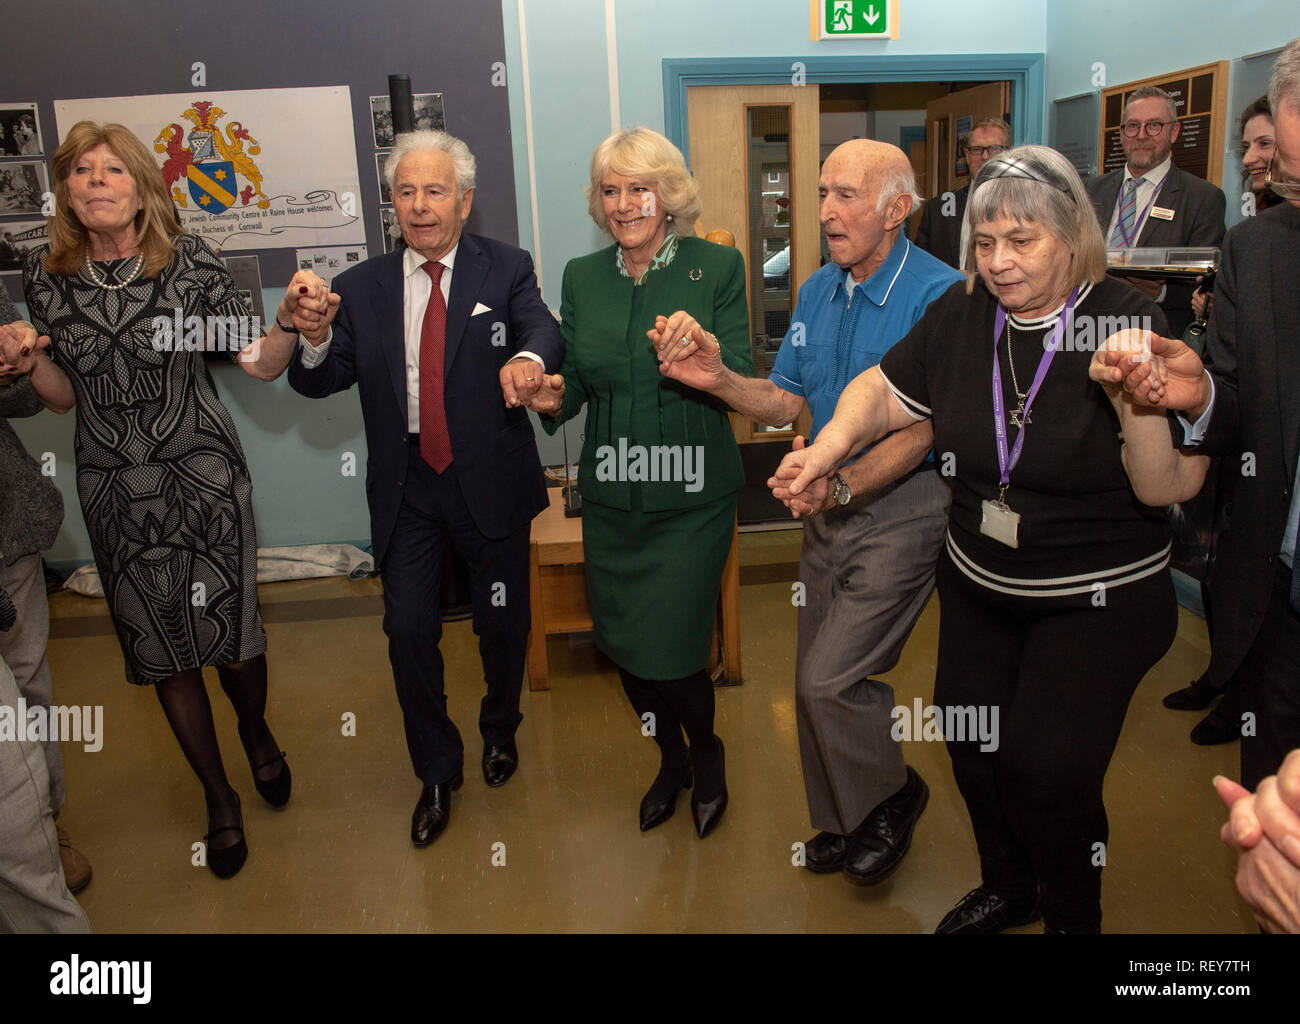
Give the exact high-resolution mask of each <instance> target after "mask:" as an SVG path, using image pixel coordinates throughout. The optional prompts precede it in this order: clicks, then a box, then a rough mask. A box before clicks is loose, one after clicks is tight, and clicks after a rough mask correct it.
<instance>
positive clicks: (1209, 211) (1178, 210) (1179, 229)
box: [1083, 164, 1227, 338]
mask: <svg viewBox="0 0 1300 1024" xmlns="http://www.w3.org/2000/svg"><path fill="white" fill-rule="evenodd" d="M1123 184H1124V168H1123V167H1121V168H1119V169H1118V170H1114V171H1111V172H1110V173H1109V174H1103V175H1102V176H1101V177H1099V178H1089V179H1088V180H1087V181H1085V182H1084V183H1083V185H1084V188H1085V189H1086V190H1087V192H1088V198H1089V199H1091V200H1092V208H1093V210H1094V212H1095V213H1096V214H1097V220H1098V222H1099V223H1100V224H1101V233H1102V239H1103V241H1109V239H1108V238H1107V236H1106V231H1107V229H1108V228H1109V226H1110V218H1111V215H1112V214H1114V212H1115V203H1116V202H1117V201H1118V199H1119V190H1120V187H1121V186H1122V185H1123ZM1152 206H1153V207H1154V206H1161V207H1164V208H1165V209H1167V210H1173V211H1174V216H1173V219H1172V220H1161V219H1160V218H1159V217H1152V216H1150V215H1148V216H1147V219H1146V223H1144V224H1143V225H1142V231H1141V233H1140V234H1139V235H1138V240H1137V246H1136V248H1139V249H1140V248H1144V247H1148V246H1149V247H1151V248H1156V247H1159V246H1184V245H1185V246H1222V245H1223V235H1224V231H1225V228H1224V222H1223V216H1224V212H1225V211H1226V210H1227V199H1226V198H1225V197H1224V195H1223V190H1222V189H1221V188H1219V187H1218V186H1217V185H1214V184H1212V183H1211V182H1208V181H1206V180H1205V179H1204V178H1198V177H1197V176H1196V175H1195V174H1188V173H1187V172H1186V171H1182V170H1179V169H1178V168H1177V167H1176V166H1174V165H1173V164H1171V165H1170V166H1169V177H1168V178H1166V179H1165V183H1164V185H1163V186H1162V187H1161V189H1160V191H1159V192H1158V193H1157V194H1156V197H1155V202H1154V203H1152ZM1139 212H1140V211H1139ZM1195 289H1196V286H1195V285H1192V284H1183V283H1182V282H1179V281H1168V282H1166V287H1165V298H1164V301H1163V302H1161V303H1160V307H1161V308H1162V309H1163V310H1164V311H1165V318H1166V319H1167V320H1168V321H1169V331H1170V333H1171V334H1172V335H1173V337H1175V338H1180V337H1182V334H1183V331H1184V330H1186V329H1187V325H1188V324H1189V323H1191V321H1192V292H1193V291H1195Z"/></svg>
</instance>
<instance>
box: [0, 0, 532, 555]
mask: <svg viewBox="0 0 1300 1024" xmlns="http://www.w3.org/2000/svg"><path fill="white" fill-rule="evenodd" d="M4 21H5V24H4V30H3V32H0V68H3V74H2V77H3V82H4V87H3V89H2V90H0V92H3V97H2V99H3V100H4V101H6V102H17V101H30V100H35V101H37V102H38V103H39V104H40V118H41V130H42V132H43V133H44V136H45V138H46V153H47V158H48V156H50V155H52V153H53V148H54V143H55V142H56V135H55V123H54V105H53V101H54V100H55V99H76V98H85V97H93V96H127V95H145V94H152V93H172V92H191V91H192V92H195V93H196V98H201V96H199V95H197V94H201V92H202V91H203V90H202V89H196V88H194V87H192V86H191V85H190V76H191V71H190V67H191V64H192V63H193V62H194V61H203V62H204V63H205V64H206V65H207V83H206V88H207V89H208V90H225V89H270V88H291V87H305V86H324V85H347V86H349V87H350V88H351V92H352V109H353V119H354V127H355V137H356V147H357V166H358V171H359V174H360V178H361V197H362V208H363V214H364V217H365V222H366V241H367V244H368V245H369V247H370V253H371V254H372V255H374V254H376V253H382V252H383V245H382V239H381V237H380V224H379V216H378V202H379V195H378V185H377V183H376V181H375V174H374V151H375V146H374V139H373V136H372V135H371V128H370V103H369V97H370V96H371V95H372V94H373V95H381V94H386V93H387V91H388V79H387V76H388V75H389V74H390V73H405V74H409V75H410V76H411V82H412V89H413V91H415V92H441V93H443V104H444V111H445V114H446V120H447V130H448V131H450V132H451V133H452V134H454V135H459V136H460V137H461V138H463V139H464V140H465V141H466V142H467V143H468V144H469V146H470V148H471V149H472V150H473V151H474V154H475V156H476V157H477V158H478V166H479V175H478V188H477V191H476V193H475V198H474V205H473V211H472V214H471V216H470V221H469V225H468V227H469V230H471V231H474V232H477V233H480V234H485V235H489V236H492V237H495V238H499V239H502V240H504V241H509V242H517V239H518V232H517V223H518V221H517V216H516V204H515V186H514V170H513V163H512V152H511V139H510V113H509V98H508V96H507V91H506V90H507V87H506V86H505V85H494V84H493V82H492V79H493V64H494V63H495V62H498V61H500V62H504V61H505V52H504V44H503V36H502V9H501V6H500V5H499V4H496V3H482V2H467V0H380V2H372V3H368V4H356V3H342V2H339V0H313V2H311V3H307V2H304V0H282V2H277V3H275V4H273V5H272V4H266V3H257V2H254V0H224V2H223V3H221V4H218V5H215V6H211V5H207V6H205V5H181V4H175V3H166V2H161V0H136V2H130V3H127V2H124V0H108V2H103V3H99V4H89V3H86V2H85V0H40V2H37V3H31V4H10V5H7V7H6V12H5V18H4ZM499 77H502V76H499ZM303 116H304V117H307V118H310V116H311V112H310V111H304V112H303ZM258 134H259V135H261V136H262V137H263V138H265V136H266V135H268V134H270V133H269V132H268V131H267V129H266V128H265V127H262V128H261V129H260V131H259V132H258ZM47 162H48V159H47ZM28 219H30V218H28ZM259 256H261V257H262V259H261V264H262V280H263V285H264V290H265V300H266V308H267V311H268V312H270V311H271V310H273V309H274V308H275V306H276V304H278V302H279V301H280V298H281V296H282V293H283V292H282V289H283V286H284V284H285V283H286V282H287V281H288V279H289V276H290V274H291V272H292V250H278V251H277V250H263V251H261V252H260V253H259ZM213 376H214V378H215V380H216V382H217V388H218V390H219V391H220V393H221V396H222V398H223V400H224V401H225V402H226V404H227V406H228V407H229V408H230V411H231V414H232V416H233V417H234V420H235V425H236V427H237V428H238V430H239V434H240V437H241V439H242V441H243V445H244V450H245V452H246V453H247V456H248V460H249V466H250V469H251V471H252V474H253V485H254V494H255V499H254V506H255V511H256V515H257V525H258V534H259V542H260V543H261V544H263V545H281V544H305V543H316V542H324V541H337V540H352V541H362V542H366V541H368V538H369V535H370V524H369V515H368V513H367V511H366V505H365V489H364V488H365V438H364V433H363V430H362V424H361V410H360V406H359V404H358V401H357V397H356V395H355V394H354V393H345V394H341V395H335V396H334V397H332V398H329V399H325V400H322V401H310V400H308V399H305V398H301V397H299V396H298V395H297V394H295V393H294V392H293V391H292V390H291V389H290V388H289V385H288V382H287V381H286V380H285V379H284V378H281V379H280V380H279V381H276V382H274V383H272V384H263V383H260V382H258V381H254V380H253V379H252V378H250V377H247V376H246V375H245V374H244V373H243V372H242V371H240V370H239V369H238V368H236V367H233V366H216V367H214V369H213ZM14 426H15V427H16V428H17V430H18V433H19V435H20V436H21V437H22V438H23V441H24V442H25V443H26V444H27V447H28V450H29V451H31V452H32V453H33V454H35V455H37V456H40V455H41V454H42V453H44V452H53V453H54V454H55V456H56V460H57V462H56V464H57V466H58V472H57V473H56V476H55V481H56V483H57V484H58V485H59V488H60V490H61V491H62V493H63V496H64V504H65V506H66V509H67V515H66V518H65V521H64V527H63V531H62V533H61V534H60V536H59V539H58V541H57V542H56V543H55V545H54V547H53V549H52V550H51V551H50V552H48V553H47V558H49V559H50V560H51V561H53V562H56V563H58V562H71V561H84V560H89V559H90V557H91V554H90V546H89V542H88V540H87V537H86V532H85V527H84V525H83V522H82V518H81V512H80V508H79V506H78V504H77V498H76V487H75V480H74V474H73V472H72V467H73V458H72V431H73V417H72V415H71V414H70V415H68V416H65V417H59V416H55V415H54V414H53V413H48V412H47V413H42V414H41V415H40V416H37V417H34V418H33V419H30V420H23V421H15V423H14ZM348 452H352V453H354V454H355V455H356V457H357V460H358V469H357V475H356V476H354V477H344V476H343V475H342V472H341V467H342V464H343V455H344V454H345V453H348Z"/></svg>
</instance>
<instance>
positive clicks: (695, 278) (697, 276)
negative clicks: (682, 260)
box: [691, 267, 704, 281]
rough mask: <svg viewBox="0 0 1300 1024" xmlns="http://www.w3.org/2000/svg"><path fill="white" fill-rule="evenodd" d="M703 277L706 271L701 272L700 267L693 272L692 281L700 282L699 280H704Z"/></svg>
mask: <svg viewBox="0 0 1300 1024" xmlns="http://www.w3.org/2000/svg"><path fill="white" fill-rule="evenodd" d="M703 276H704V271H703V270H701V269H700V268H699V267H696V268H695V269H694V270H692V271H691V280H692V281H698V280H699V279H700V278H702V277H703Z"/></svg>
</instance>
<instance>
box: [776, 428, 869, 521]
mask: <svg viewBox="0 0 1300 1024" xmlns="http://www.w3.org/2000/svg"><path fill="white" fill-rule="evenodd" d="M848 454H849V449H848V447H847V446H838V445H837V443H836V439H835V438H834V437H828V436H827V432H826V431H825V430H823V432H822V434H820V435H819V436H818V439H817V441H816V443H815V444H811V445H809V444H805V443H804V439H803V437H796V438H795V439H794V445H793V446H792V447H791V449H790V451H789V452H787V453H786V456H785V458H783V459H782V460H781V464H780V465H779V466H777V467H776V472H775V473H774V474H773V475H772V476H771V477H769V478H768V481H767V486H768V487H769V488H770V489H771V491H772V497H774V498H776V499H777V500H778V501H780V502H782V503H783V504H784V505H785V507H786V508H788V509H789V510H790V514H791V515H793V516H794V518H795V519H811V518H812V517H813V516H815V515H817V514H818V513H820V512H825V511H826V510H827V509H829V508H831V507H832V506H833V505H834V504H835V499H834V490H833V489H832V487H831V481H832V480H833V479H834V477H835V472H836V470H838V469H839V468H840V465H841V464H842V463H843V462H844V459H845V458H846V457H847V456H848Z"/></svg>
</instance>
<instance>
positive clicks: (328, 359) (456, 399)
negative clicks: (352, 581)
mask: <svg viewBox="0 0 1300 1024" xmlns="http://www.w3.org/2000/svg"><path fill="white" fill-rule="evenodd" d="M403 252H404V250H403V249H401V248H399V249H398V250H397V251H395V252H391V253H387V254H385V255H383V256H375V257H373V258H371V259H368V260H366V261H365V262H364V263H361V264H360V265H359V266H356V267H353V268H352V269H351V270H348V271H347V272H345V273H343V274H340V275H339V276H338V277H337V278H335V279H334V284H333V286H332V290H333V291H334V292H336V293H337V294H338V296H339V298H340V300H341V301H340V304H339V309H338V313H337V315H336V316H335V318H334V323H333V339H332V341H331V343H330V347H329V351H328V353H327V354H326V356H325V358H324V360H323V361H322V362H321V363H320V365H319V366H316V367H315V368H313V369H310V370H309V369H307V368H306V367H304V366H303V365H302V362H301V360H300V359H299V357H298V355H295V356H294V358H293V359H292V360H291V361H290V364H289V383H290V385H291V386H292V387H293V389H294V390H295V391H297V392H298V393H299V394H302V395H306V396H307V397H308V398H324V397H325V396H326V395H331V394H333V393H334V392H336V391H343V390H344V389H346V388H350V387H351V386H352V385H353V384H356V385H357V387H358V389H359V390H360V392H361V412H362V415H363V417H364V419H365V424H366V445H367V447H368V448H369V455H368V457H367V460H366V499H367V501H368V503H369V505H370V532H371V543H372V544H373V546H374V552H375V565H376V566H377V567H380V568H382V567H383V562H384V552H385V551H386V550H387V547H388V541H389V538H390V537H391V536H392V532H393V526H394V524H395V523H396V521H397V513H398V510H399V509H400V508H401V504H402V488H403V486H404V484H405V481H406V469H407V457H408V451H409V443H408V437H407V434H408V421H407V408H406V339H405V329H404V317H403V301H404V280H403V274H402V254H403ZM480 304H481V305H483V306H486V307H487V310H486V311H484V312H479V313H478V314H477V315H475V314H474V310H475V308H476V307H477V306H478V305H480ZM523 349H527V350H528V351H530V352H533V353H535V354H536V355H538V356H540V357H541V358H542V359H543V360H544V361H545V363H546V367H545V369H546V372H547V373H557V372H558V371H559V368H560V366H561V365H562V364H563V362H564V336H563V335H562V334H561V333H560V325H559V324H558V323H557V322H556V320H555V317H554V316H552V315H551V312H550V310H548V309H547V308H546V304H545V303H544V302H543V301H542V296H541V293H540V292H539V291H538V288H537V276H536V274H535V273H534V271H533V261H532V257H530V256H529V255H528V253H526V252H524V251H523V250H522V249H517V248H515V247H514V246H512V245H506V244H504V243H502V242H496V241H493V240H492V239H490V238H482V237H480V236H478V235H470V234H462V235H461V237H460V243H459V248H458V249H457V250H456V265H455V270H454V272H453V273H452V277H451V294H450V296H449V298H448V302H447V347H446V357H445V360H444V391H443V395H444V402H445V404H446V410H447V431H448V433H449V434H450V435H451V450H452V460H453V464H454V468H455V472H456V477H457V479H458V480H459V482H460V486H461V490H462V491H463V493H464V495H465V504H466V506H467V508H468V511H469V513H470V515H471V517H472V518H473V520H474V523H475V525H476V526H477V527H478V529H479V530H480V532H482V533H483V534H484V535H485V536H486V537H488V538H490V539H493V540H499V539H501V538H503V537H506V536H508V535H509V534H510V533H513V532H514V531H515V530H517V529H519V527H521V526H523V525H524V524H525V523H527V522H529V521H530V520H531V519H532V518H533V517H534V516H535V515H537V513H538V512H540V511H541V510H542V509H544V508H545V507H546V505H547V497H546V483H545V480H544V478H543V476H542V468H541V463H540V462H539V460H538V458H537V445H536V436H535V435H534V433H533V426H532V423H530V422H529V419H528V413H527V412H526V411H525V410H524V409H523V408H522V407H520V408H515V409H507V408H506V404H505V399H504V398H503V397H502V395H501V385H500V380H499V374H500V371H501V367H502V366H504V365H505V364H506V362H508V361H509V360H510V359H512V358H513V357H514V356H515V355H516V354H517V353H518V352H520V351H521V350H523Z"/></svg>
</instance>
